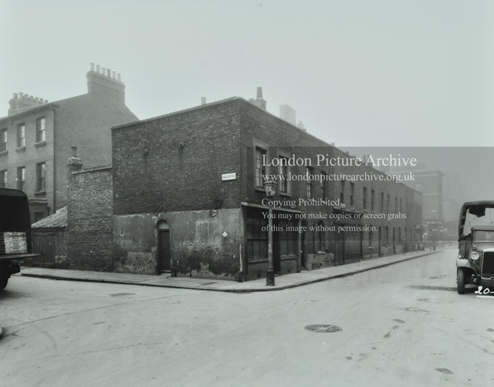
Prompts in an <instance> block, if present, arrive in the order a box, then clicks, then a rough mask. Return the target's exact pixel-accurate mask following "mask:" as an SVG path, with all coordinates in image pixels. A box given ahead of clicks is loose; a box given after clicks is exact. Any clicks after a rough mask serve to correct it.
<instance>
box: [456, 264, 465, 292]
mask: <svg viewBox="0 0 494 387" xmlns="http://www.w3.org/2000/svg"><path fill="white" fill-rule="evenodd" d="M456 286H457V288H458V294H464V293H465V270H463V269H458V270H457V272H456Z"/></svg>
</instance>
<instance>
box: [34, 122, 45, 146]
mask: <svg viewBox="0 0 494 387" xmlns="http://www.w3.org/2000/svg"><path fill="white" fill-rule="evenodd" d="M41 122H43V127H41ZM44 141H46V117H45V116H43V117H39V118H37V119H36V143H41V142H44Z"/></svg>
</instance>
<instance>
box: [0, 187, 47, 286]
mask: <svg viewBox="0 0 494 387" xmlns="http://www.w3.org/2000/svg"><path fill="white" fill-rule="evenodd" d="M37 255H38V254H33V250H32V240H31V218H30V215H29V202H28V199H27V196H26V194H25V193H24V192H22V191H19V190H16V189H7V188H0V291H1V290H3V289H4V288H5V287H6V286H7V283H8V281H9V278H10V276H11V275H12V274H15V273H18V272H19V271H20V266H19V264H18V261H19V260H21V259H26V258H32V257H35V256H37Z"/></svg>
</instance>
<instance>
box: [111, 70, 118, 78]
mask: <svg viewBox="0 0 494 387" xmlns="http://www.w3.org/2000/svg"><path fill="white" fill-rule="evenodd" d="M111 77H112V78H113V79H116V78H117V72H116V71H112V73H111Z"/></svg>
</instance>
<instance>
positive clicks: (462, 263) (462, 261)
mask: <svg viewBox="0 0 494 387" xmlns="http://www.w3.org/2000/svg"><path fill="white" fill-rule="evenodd" d="M456 267H465V268H468V269H471V270H473V272H474V273H475V274H478V273H477V268H476V267H475V265H474V264H473V263H472V262H471V261H469V260H468V259H464V258H458V259H456Z"/></svg>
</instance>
